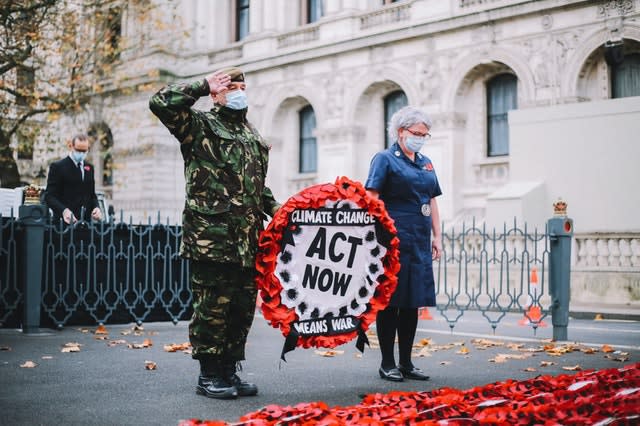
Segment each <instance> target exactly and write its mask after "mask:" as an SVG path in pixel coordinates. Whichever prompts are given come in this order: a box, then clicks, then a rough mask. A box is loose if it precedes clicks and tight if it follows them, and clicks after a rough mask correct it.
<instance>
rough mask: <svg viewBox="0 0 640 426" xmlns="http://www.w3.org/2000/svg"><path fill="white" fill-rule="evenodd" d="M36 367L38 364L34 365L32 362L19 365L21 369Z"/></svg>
mask: <svg viewBox="0 0 640 426" xmlns="http://www.w3.org/2000/svg"><path fill="white" fill-rule="evenodd" d="M37 366H38V364H36V363H35V362H33V361H26V362H25V363H24V364H20V367H22V368H35V367H37Z"/></svg>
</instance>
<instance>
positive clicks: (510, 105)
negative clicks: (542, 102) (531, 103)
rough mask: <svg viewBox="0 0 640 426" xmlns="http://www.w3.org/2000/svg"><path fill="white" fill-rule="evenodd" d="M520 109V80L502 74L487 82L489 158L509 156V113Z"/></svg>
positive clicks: (513, 76)
mask: <svg viewBox="0 0 640 426" xmlns="http://www.w3.org/2000/svg"><path fill="white" fill-rule="evenodd" d="M517 108H518V79H517V77H516V76H515V75H513V74H500V75H498V76H496V77H493V78H492V79H491V80H489V81H488V82H487V156H489V157H494V156H498V155H508V154H509V121H508V114H507V113H508V112H509V111H510V110H512V109H517Z"/></svg>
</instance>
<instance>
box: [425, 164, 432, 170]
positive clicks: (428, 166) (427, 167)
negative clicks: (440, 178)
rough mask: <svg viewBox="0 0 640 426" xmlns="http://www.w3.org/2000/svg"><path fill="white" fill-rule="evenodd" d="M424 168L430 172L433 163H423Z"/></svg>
mask: <svg viewBox="0 0 640 426" xmlns="http://www.w3.org/2000/svg"><path fill="white" fill-rule="evenodd" d="M424 168H425V169H426V170H428V171H430V172H432V171H433V164H431V163H427V164H425V166H424Z"/></svg>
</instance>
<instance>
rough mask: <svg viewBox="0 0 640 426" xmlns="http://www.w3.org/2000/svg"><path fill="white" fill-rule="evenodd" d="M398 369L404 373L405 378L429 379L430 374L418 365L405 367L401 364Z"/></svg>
mask: <svg viewBox="0 0 640 426" xmlns="http://www.w3.org/2000/svg"><path fill="white" fill-rule="evenodd" d="M398 370H399V371H400V373H402V375H403V376H404V378H405V379H413V380H429V376H427V375H426V374H424V373H423V372H422V370H420V369H419V368H418V367H411V368H405V367H403V366H401V365H399V366H398Z"/></svg>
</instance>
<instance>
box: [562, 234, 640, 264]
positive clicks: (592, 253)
mask: <svg viewBox="0 0 640 426" xmlns="http://www.w3.org/2000/svg"><path fill="white" fill-rule="evenodd" d="M574 240H575V246H576V250H575V259H574V267H575V269H580V270H598V271H601V270H608V271H615V270H620V271H632V270H635V271H636V272H640V233H632V234H628V233H624V234H612V233H606V234H583V235H576V236H575V237H574Z"/></svg>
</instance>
